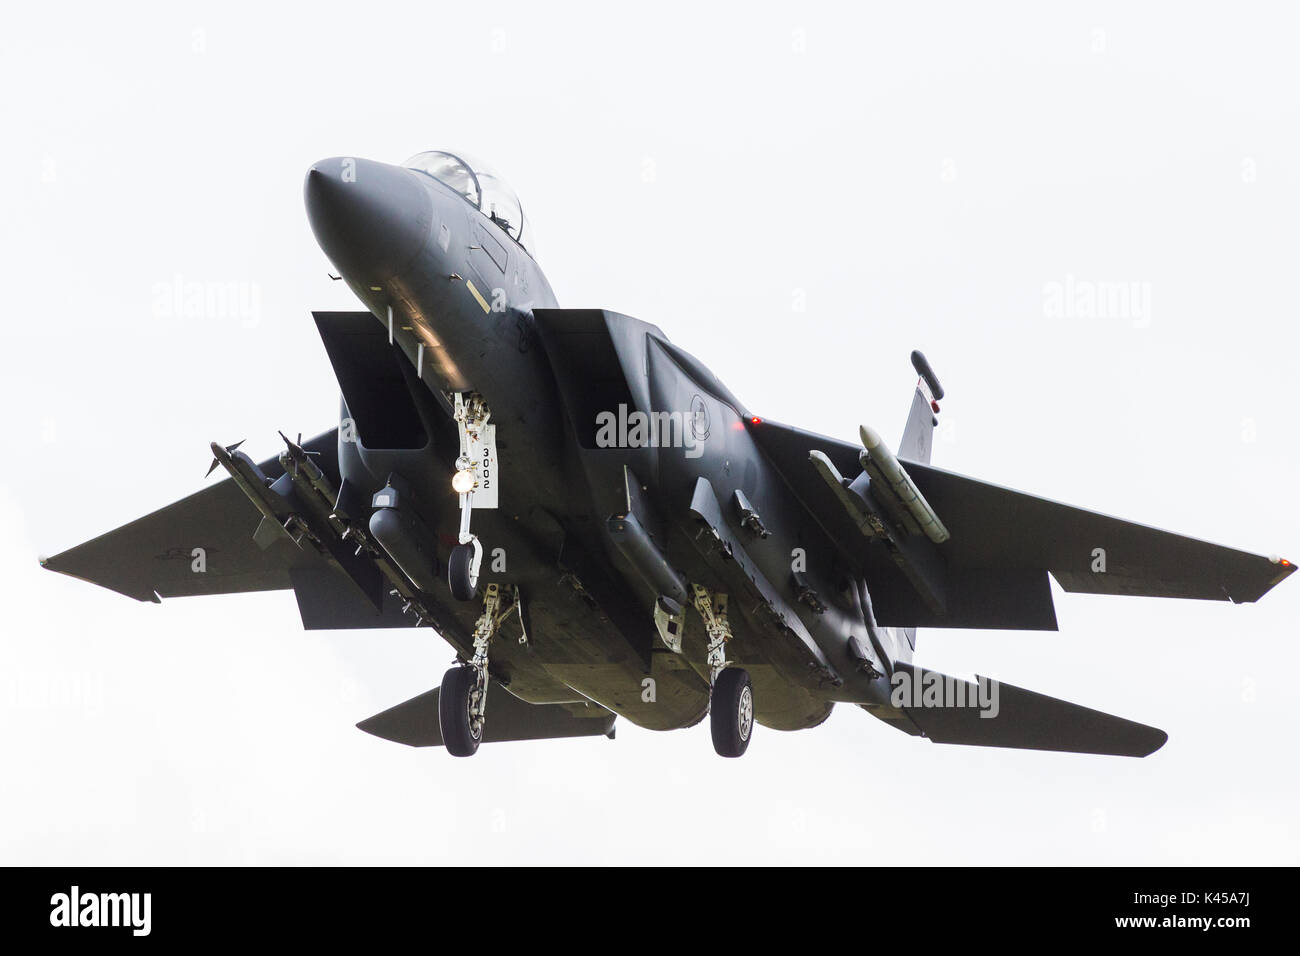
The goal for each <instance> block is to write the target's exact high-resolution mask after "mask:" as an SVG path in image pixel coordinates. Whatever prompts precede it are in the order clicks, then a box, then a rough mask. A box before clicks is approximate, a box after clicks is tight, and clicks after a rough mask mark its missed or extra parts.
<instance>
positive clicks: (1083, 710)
mask: <svg viewBox="0 0 1300 956" xmlns="http://www.w3.org/2000/svg"><path fill="white" fill-rule="evenodd" d="M896 671H901V672H902V673H903V674H905V675H907V678H908V679H909V683H910V685H911V686H910V688H909V689H910V692H911V693H910V701H909V703H910V704H914V705H916V706H906V707H904V710H906V711H907V716H908V717H909V718H911V721H912V723H913V724H915V725H916V726H917V727H918V728H919V729H920V730H921V732H922V733H923V734H924V735H925V736H927V737H929V738H930V739H931V740H933V741H934V742H935V743H940V744H966V745H968V746H974V747H1009V748H1012V749H1016V750H1056V751H1064V752H1066V753H1085V754H1110V755H1112V756H1116V757H1146V756H1148V755H1149V754H1152V753H1154V752H1155V751H1157V750H1159V749H1160V748H1161V747H1162V746H1164V743H1165V741H1166V740H1168V739H1169V737H1168V735H1167V734H1166V733H1165V732H1164V731H1163V730H1157V729H1156V728H1155V727H1148V726H1146V725H1145V724H1139V723H1136V722H1134V721H1131V720H1125V719H1124V718H1123V717H1115V716H1113V715H1111V714H1103V713H1102V712H1101V711H1099V710H1092V709H1090V708H1088V707H1081V706H1080V705H1078V704H1071V703H1069V702H1068V701H1064V700H1057V699H1056V698H1055V697H1047V696H1044V695H1043V694H1036V693H1034V692H1033V691H1031V690H1025V689H1024V688H1021V687H1014V686H1012V685H1011V684H1002V683H999V682H998V681H990V680H988V678H984V677H981V678H979V684H978V685H975V684H972V683H970V682H969V681H964V680H960V679H958V678H956V677H949V676H947V675H946V674H940V673H939V672H938V671H931V670H926V669H925V668H923V667H915V666H913V665H911V664H905V663H899V664H897V665H896ZM895 680H898V674H897V673H896V674H895ZM931 695H933V696H938V697H940V698H941V699H940V701H939V703H940V704H942V705H943V706H933V705H932V704H931V705H929V706H925V705H924V704H928V703H929V702H930V698H931ZM955 700H956V701H962V702H964V703H962V704H959V705H956V706H954V705H953V702H954V701H955ZM973 702H978V704H979V705H980V706H973ZM984 705H987V706H984Z"/></svg>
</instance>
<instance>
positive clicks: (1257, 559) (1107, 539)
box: [750, 420, 1295, 629]
mask: <svg viewBox="0 0 1300 956" xmlns="http://www.w3.org/2000/svg"><path fill="white" fill-rule="evenodd" d="M750 432H751V434H752V435H753V436H754V438H755V440H756V441H757V442H758V444H759V445H760V446H761V447H762V448H763V450H764V451H765V452H766V453H767V455H768V456H769V457H770V458H771V459H772V462H773V464H774V465H775V466H776V468H777V470H778V471H780V472H781V474H782V475H783V477H784V478H785V479H786V481H787V482H788V483H789V485H790V487H791V490H792V491H793V492H794V493H795V495H796V496H797V497H798V498H799V499H800V500H801V501H802V502H803V504H804V506H805V507H807V508H808V510H809V512H810V513H811V514H812V515H813V517H815V518H816V519H817V521H818V522H819V523H820V524H821V525H822V527H823V528H825V529H826V531H827V533H828V534H829V536H830V537H831V538H832V539H833V540H834V541H835V543H836V544H837V546H838V547H840V549H841V550H842V551H843V552H844V554H845V556H846V557H848V558H849V559H850V560H851V561H852V562H853V563H854V564H855V565H856V566H857V567H858V568H859V569H860V570H861V571H862V572H863V574H864V576H865V577H867V579H868V581H869V582H873V583H875V584H878V585H879V588H877V587H875V586H873V588H872V594H873V598H874V599H875V612H876V617H877V620H878V621H879V623H881V624H884V625H897V626H908V625H914V624H919V625H928V626H933V627H991V628H997V627H1005V628H1012V629H1035V628H1039V629H1044V628H1045V629H1054V628H1055V620H1054V618H1053V616H1052V613H1051V596H1050V593H1049V592H1048V591H1047V588H1046V575H1047V574H1048V573H1050V574H1051V575H1052V576H1053V577H1055V578H1056V580H1057V582H1058V583H1059V584H1060V585H1061V587H1062V588H1064V589H1065V590H1067V591H1085V592H1090V593H1095V594H1129V595H1141V596H1146V597H1179V598H1199V599H1202V600H1219V601H1232V602H1235V603H1240V602H1243V601H1257V600H1259V598H1260V597H1262V596H1263V595H1264V594H1265V593H1267V592H1268V591H1269V589H1271V588H1272V587H1273V586H1274V585H1276V584H1278V583H1279V582H1280V581H1282V580H1283V579H1284V578H1286V577H1287V576H1288V575H1290V574H1291V573H1292V572H1293V571H1294V570H1295V566H1294V565H1293V564H1291V563H1290V562H1289V561H1284V560H1282V559H1280V558H1268V557H1264V556H1262V555H1258V554H1251V553H1249V552H1246V551H1239V550H1237V549H1235V548H1228V547H1224V546H1222V545H1217V544H1211V543H1209V542H1206V541H1200V540H1197V539H1195V538H1189V537H1185V536H1183V535H1178V534H1173V533H1171V532H1168V531H1160V530H1158V529H1156V528H1150V527H1147V526H1145V525H1141V524H1137V523H1135V522H1131V521H1124V520H1122V519H1119V518H1112V517H1109V516H1107V515H1104V514H1098V513H1097V512H1093V511H1086V510H1084V509H1082V508H1075V507H1071V506H1070V505H1064V504H1060V503H1058V502H1055V501H1051V500H1049V499H1046V498H1039V497H1036V496H1034V495H1029V494H1025V493H1023V492H1019V491H1012V490H1011V489H1008V488H1002V487H999V486H998V485H994V484H990V483H988V482H984V481H980V480H978V479H975V478H968V477H966V476H964V475H958V474H954V473H952V472H948V471H944V470H942V469H939V468H935V467H933V466H931V465H928V464H922V463H920V462H915V461H906V460H903V461H902V462H901V463H902V465H903V466H904V467H905V468H906V471H907V473H908V475H909V476H910V477H911V479H912V480H913V481H914V482H915V485H916V488H917V489H919V491H920V492H921V493H922V494H923V495H924V497H925V499H926V500H927V501H928V503H929V505H930V506H931V507H932V508H933V510H934V512H935V513H936V514H937V515H938V517H939V519H940V520H941V521H942V522H943V524H944V525H945V526H946V529H947V531H948V532H949V537H948V538H947V540H944V541H943V542H941V543H938V544H934V543H933V542H930V541H928V540H922V541H919V546H918V547H917V553H918V554H920V555H921V556H922V557H924V558H926V559H927V561H928V564H927V565H926V566H925V568H924V570H925V571H926V574H927V576H928V577H927V580H928V582H929V583H930V584H931V585H932V593H931V594H930V595H929V597H930V600H929V602H928V603H927V602H926V601H924V600H922V599H921V597H920V596H919V595H918V594H917V591H916V590H915V589H914V588H913V587H911V586H909V580H910V579H909V578H907V577H904V575H903V574H902V573H900V572H899V571H898V570H897V568H896V567H895V565H896V561H895V560H892V559H891V556H890V553H889V552H888V551H887V550H886V548H885V546H884V545H883V544H882V542H881V541H880V540H879V539H873V538H872V537H871V536H869V535H868V534H866V533H864V532H863V531H862V530H861V528H860V527H859V525H858V524H856V523H855V522H854V520H853V517H852V515H851V513H850V511H849V510H847V509H846V506H845V504H844V502H845V501H846V500H849V498H847V497H846V496H845V495H839V496H837V495H836V494H835V493H833V489H832V488H830V487H828V485H827V483H826V481H825V480H823V478H822V477H821V476H819V475H818V473H817V470H816V468H815V467H814V466H813V464H812V463H811V462H810V460H809V453H810V452H812V451H820V452H821V453H822V455H823V456H824V457H825V459H826V460H828V461H830V462H831V463H832V464H833V465H834V467H835V468H836V469H837V470H838V471H839V472H840V474H841V475H843V476H846V478H847V477H852V476H856V475H858V474H859V473H860V472H861V470H862V468H861V466H860V464H859V460H858V458H859V452H860V451H861V447H860V446H859V445H857V444H854V443H849V442H843V441H839V440H837V439H834V438H827V437H826V436H823V435H816V434H813V433H812V432H807V431H803V430H802V429H798V428H792V427H790V426H786V425H780V424H778V423H776V422H772V421H767V420H764V421H762V422H761V423H755V424H753V425H752V427H751V428H750ZM919 537H920V536H919V535H912V536H910V537H908V536H906V535H902V536H901V540H903V542H904V544H905V545H906V546H909V547H910V546H913V542H917V541H918V539H919ZM895 557H897V556H896V555H895ZM1099 559H1101V560H1100V561H1099ZM1103 562H1104V563H1103ZM877 594H879V597H875V596H876V595H877Z"/></svg>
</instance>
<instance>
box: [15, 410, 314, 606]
mask: <svg viewBox="0 0 1300 956" xmlns="http://www.w3.org/2000/svg"><path fill="white" fill-rule="evenodd" d="M337 435H338V430H337V429H333V430H331V431H328V432H325V433H324V434H322V435H318V436H316V437H315V438H312V439H311V440H310V441H305V442H303V443H302V444H303V447H304V448H305V449H306V450H307V451H309V452H312V453H313V454H314V455H316V456H317V457H316V460H317V461H318V462H319V463H320V464H321V467H322V468H324V469H325V470H326V471H327V472H337V464H336V462H337V456H338V446H337ZM259 467H260V468H261V469H262V470H263V471H264V472H265V473H266V474H267V476H268V477H271V478H277V477H279V476H280V475H281V474H283V472H284V469H283V468H281V467H280V462H279V459H277V458H270V459H267V460H266V461H264V462H261V463H259ZM260 517H261V516H260V515H259V514H258V512H257V509H256V508H255V507H253V505H252V504H251V503H250V502H249V500H248V498H247V496H245V494H244V493H243V492H242V491H240V490H239V487H238V486H237V485H236V484H235V483H234V481H232V480H231V479H230V478H227V479H225V480H224V481H220V482H217V483H216V484H214V485H211V486H209V487H207V488H204V489H203V490H202V491H199V492H195V493H194V494H192V495H190V496H189V497H188V498H182V499H181V500H180V501H177V502H175V503H174V504H170V505H168V506H167V507H165V508H160V509H159V510H158V511H155V512H153V513H152V514H149V515H145V516H144V517H143V518H139V519H137V520H135V521H132V522H131V523H130V524H125V525H123V526H122V527H120V528H117V529H116V530H114V531H110V532H108V533H107V534H102V535H100V536H99V537H98V538H94V539H93V540H90V541H87V542H86V543H85V544H79V545H77V546H76V547H75V548H69V549H68V550H67V551H64V552H62V553H61V554H56V555H55V556H54V557H52V558H46V559H44V560H43V561H42V562H41V564H42V566H43V567H46V568H49V569H50V570H51V571H58V572H59V573H60V574H67V575H70V576H71V577H74V578H80V579H81V580H83V581H89V582H90V583H91V584H98V585H100V586H101V587H105V588H108V589H109V590H110V591H117V592H118V593H119V594H125V595H126V596H127V597H133V598H135V599H136V600H137V601H154V602H157V601H158V600H159V599H160V598H170V597H188V596H191V595H197V594H233V593H238V592H243V591H277V590H283V589H286V588H290V587H292V586H293V585H292V582H291V581H290V578H289V575H290V571H291V570H293V569H311V570H318V569H324V568H325V566H326V562H325V561H324V560H323V559H322V558H321V556H320V554H319V553H318V552H316V551H314V550H313V549H310V548H299V547H298V546H297V545H295V544H294V543H293V542H292V541H291V540H290V539H289V538H288V536H286V535H280V536H279V539H278V540H275V541H273V542H272V543H270V545H269V547H267V548H266V549H265V550H263V549H262V548H261V547H260V546H259V545H258V544H257V543H256V542H255V541H254V540H253V533H254V531H255V530H256V529H257V527H258V522H259V520H260ZM196 548H201V549H202V550H203V566H204V570H203V571H201V572H200V571H196V570H195V563H194V562H195V557H196V556H195V555H194V550H195V549H196Z"/></svg>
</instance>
